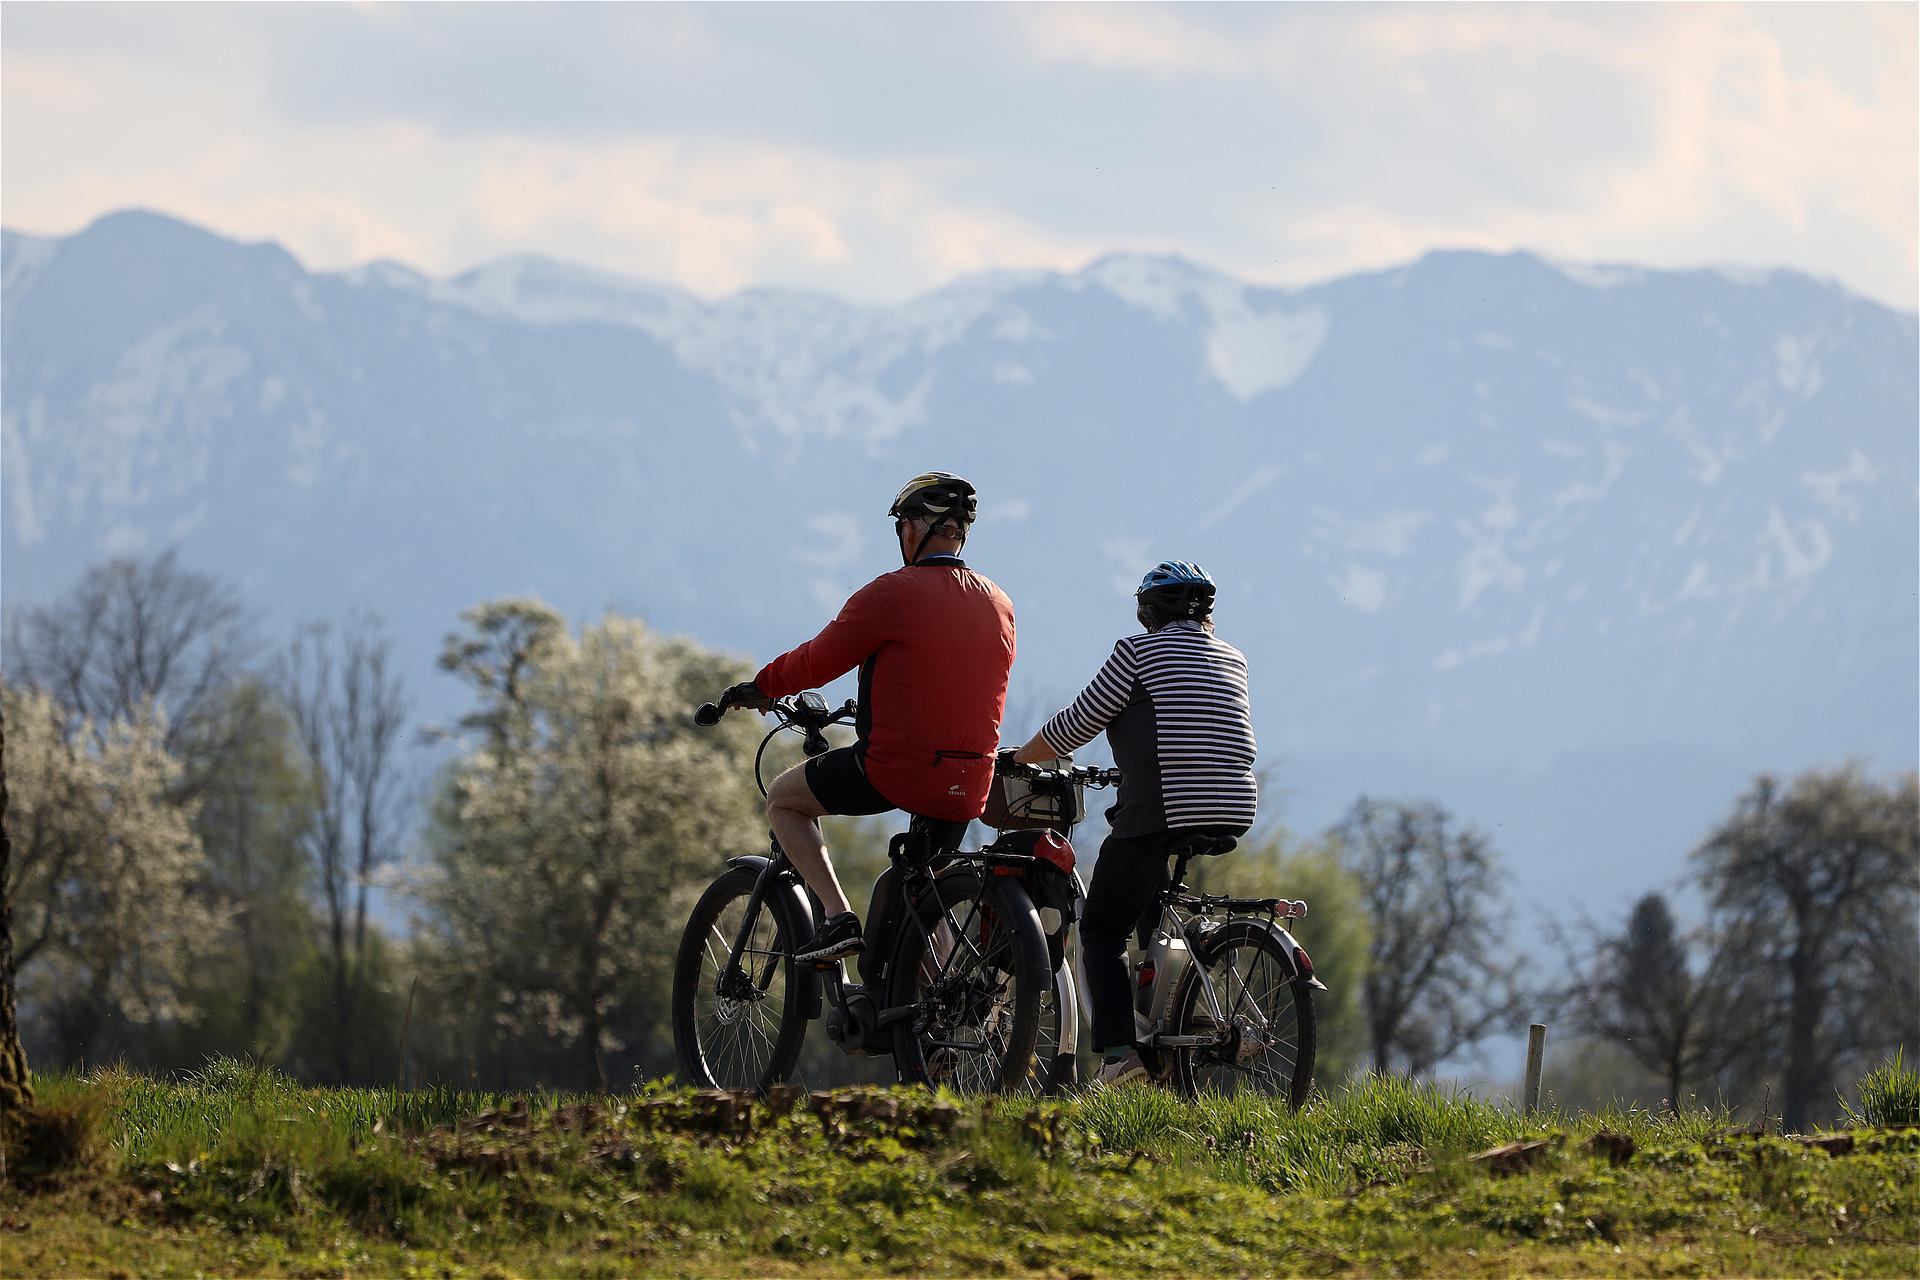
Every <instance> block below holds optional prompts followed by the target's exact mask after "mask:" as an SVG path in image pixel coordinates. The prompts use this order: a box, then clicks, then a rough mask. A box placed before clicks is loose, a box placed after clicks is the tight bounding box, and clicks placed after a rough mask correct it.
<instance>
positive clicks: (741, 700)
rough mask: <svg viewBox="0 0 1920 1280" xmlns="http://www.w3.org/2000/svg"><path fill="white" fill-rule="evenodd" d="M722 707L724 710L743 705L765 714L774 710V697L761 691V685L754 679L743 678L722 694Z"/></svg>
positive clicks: (750, 709)
mask: <svg viewBox="0 0 1920 1280" xmlns="http://www.w3.org/2000/svg"><path fill="white" fill-rule="evenodd" d="M720 707H721V709H722V710H723V711H731V710H733V709H734V708H735V707H743V708H745V709H747V710H749V711H758V712H759V713H760V714H761V715H765V714H767V712H769V711H771V710H773V699H772V698H769V697H768V696H767V695H766V694H764V693H762V692H760V686H759V685H757V684H755V683H754V682H753V681H751V680H743V681H741V682H740V683H739V684H736V685H734V686H732V687H731V688H729V689H728V690H727V691H726V692H725V693H723V694H721V695H720Z"/></svg>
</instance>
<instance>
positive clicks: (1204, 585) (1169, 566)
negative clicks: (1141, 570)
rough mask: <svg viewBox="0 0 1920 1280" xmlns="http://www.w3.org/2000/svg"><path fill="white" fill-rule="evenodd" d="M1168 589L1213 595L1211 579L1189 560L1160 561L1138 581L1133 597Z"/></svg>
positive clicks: (1204, 571) (1203, 570)
mask: <svg viewBox="0 0 1920 1280" xmlns="http://www.w3.org/2000/svg"><path fill="white" fill-rule="evenodd" d="M1168 587H1177V588H1181V589H1183V590H1195V589H1199V590H1204V591H1205V592H1206V593H1207V594H1208V595H1212V594H1213V590H1214V586H1213V578H1212V576H1211V575H1209V574H1208V573H1207V571H1206V570H1205V569H1202V568H1201V567H1200V566H1199V565H1197V564H1195V563H1194V562H1193V561H1191V560H1162V561H1161V562H1160V563H1159V564H1157V565H1155V566H1153V568H1151V569H1149V570H1147V576H1146V577H1144V578H1142V579H1140V585H1139V587H1138V588H1137V589H1135V591H1134V593H1133V594H1134V595H1136V596H1143V595H1146V594H1147V592H1149V591H1160V590H1164V589H1166V588H1168Z"/></svg>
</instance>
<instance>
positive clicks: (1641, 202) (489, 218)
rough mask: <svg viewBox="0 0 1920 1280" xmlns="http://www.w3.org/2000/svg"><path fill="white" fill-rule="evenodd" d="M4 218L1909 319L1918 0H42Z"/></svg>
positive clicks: (320, 256) (418, 252) (846, 281)
mask: <svg viewBox="0 0 1920 1280" xmlns="http://www.w3.org/2000/svg"><path fill="white" fill-rule="evenodd" d="M4 23H5V37H6V38H5V46H4V53H3V54H0V59H3V70H4V75H3V76H0V79H3V81H4V83H3V84H0V94H3V95H4V103H3V104H0V105H3V106H4V111H3V113H0V114H3V115H4V121H3V123H0V128H3V129H4V150H5V154H6V158H7V174H6V192H5V210H4V213H5V217H6V220H7V222H8V224H9V225H10V226H16V227H22V228H25V229H30V230H39V231H66V230H72V229H75V228H77V227H78V226H80V225H83V224H84V223H85V222H87V221H88V220H90V219H91V218H93V217H95V216H97V215H98V214H100V213H101V212H104V211H106V210H107V209H109V208H112V207H117V206H121V205H127V204H142V205H148V206H153V207H158V208H162V209H166V210H168V211H171V212H175V213H180V214H183V215H186V216H189V217H192V218H194V219H196V220H198V221H203V222H205V223H207V224H208V225H210V226H212V227H214V228H215V229H217V230H221V231H226V232H229V233H232V234H240V235H246V236H251V237H265V236H272V237H274V238H277V239H280V240H282V241H283V242H284V243H286V244H287V245H288V247H290V248H292V249H293V250H294V251H295V252H296V253H298V254H300V255H301V256H302V257H303V258H304V259H306V260H307V261H309V262H310V263H311V264H314V265H319V266H340V265H347V264H348V263H349V262H350V261H351V260H353V259H354V258H355V257H356V256H361V255H364V256H382V255H384V256H394V257H401V258H404V259H406V260H409V261H412V262H414V263H416V264H418V265H421V266H423V267H425V268H427V269H430V270H433V271H436V272H445V271H451V270H456V269H460V268H464V267H466V266H469V265H472V264H473V263H474V262H476V261H478V260H481V259H484V258H487V257H492V256H496V255H499V254H503V253H507V252H514V251H521V250H535V251H541V252H547V253H554V254H559V255H562V256H569V257H574V258H580V259H586V260H589V261H593V262H596V263H600V264H602V265H605V266H608V267H614V268H618V269H623V270H627V271H633V272H639V273H643V274H648V275H653V276H658V277H663V278H665V279H668V280H671V281H673V282H676V283H680V284H682V285H686V286H688V287H691V288H694V289H696V290H699V291H701V292H708V293H711V292H715V291H726V290H731V289H736V288H739V287H742V286H743V285H746V284H781V285H791V286H800V287H812V288H822V289H827V290H831V291H834V292H839V293H843V294H847V295H850V296H854V297H859V298H868V299H872V298H899V297H903V296H906V295H908V294H911V293H914V292H918V291H920V290H924V289H926V288H929V287H931V286H934V285H937V284H939V283H942V282H943V281H945V280H946V279H948V278H950V277H952V276H953V275H955V274H958V273H961V272H967V271H973V270H978V269H982V268H993V267H1073V266H1078V265H1081V264H1082V263H1084V262H1086V261H1088V260H1089V259H1091V258H1093V257H1095V256H1097V255H1099V254H1100V253H1103V252H1106V251H1109V250H1114V249H1145V250H1159V251H1173V252H1179V253H1184V254H1186V255H1188V256H1191V257H1195V258H1198V259H1200V260H1203V261H1207V262H1209V263H1211V264H1213V265H1216V266H1219V267H1221V268H1223V269H1226V270H1229V271H1232V272H1233V273H1234V274H1236V275H1239V276H1241V277H1244V278H1247V279H1252V280H1258V281H1265V282H1272V283H1280V284H1299V283H1306V282H1309V281H1317V280H1321V279H1325V278H1327V277H1329V276H1332V275H1336V274H1339V273H1341V272H1345V271H1352V270H1359V269H1367V268H1377V267H1384V266H1388V265H1392V264H1397V263H1399V262H1403V261H1405V260H1407V259H1409V258H1412V257H1415V256H1417V255H1419V254H1420V253H1422V252H1425V251H1426V250H1429V249H1432V248H1435V247H1476V248H1485V249H1491V250H1506V249H1513V248H1529V249H1533V250H1537V251H1541V252H1544V253H1547V254H1550V255H1554V256H1557V257H1561V258H1572V259H1611V260H1630V261H1642V262H1646V263H1648V264H1650V265H1661V266H1672V265H1683V264H1684V265H1693V264H1698V263H1702V262H1709V261H1712V262H1720V261H1734V262H1746V263H1752V264H1758V265H1786V266H1794V267H1798V268H1801V269H1804V270H1810V271H1813V272H1815V273H1817V274H1823V275H1832V276H1836V277H1838V278H1840V279H1842V280H1844V281H1846V282H1847V283H1849V284H1850V285H1852V286H1853V287H1855V288H1857V289H1861V290H1863V291H1866V292H1868V293H1870V294H1872V295H1873V296H1876V297H1879V298H1882V299H1886V300H1889V301H1892V302H1895V303H1896V304H1898V305H1902V306H1907V307H1912V306H1914V305H1915V303H1916V296H1915V293H1916V285H1915V279H1916V272H1917V271H1920V259H1917V254H1920V249H1917V247H1916V246H1917V244H1920V240H1917V239H1916V234H1915V225H1914V210H1915V208H1916V205H1920V178H1917V177H1916V171H1917V170H1920V162H1916V155H1917V154H1920V138H1917V137H1916V128H1915V120H1916V117H1917V116H1920V90H1916V70H1915V55H1914V47H1915V43H1916V20H1915V10H1914V9H1913V8H1912V6H1897V5H1896V6H1824V7H1820V8H1818V9H1811V8H1804V7H1798V6H1763V7H1757V8H1743V7H1737V6H1525V7H1522V6H1498V7H1480V6H1470V5H1445V6H1438V5H1433V6H1421V5H1415V6H1320V5H1300V6H1179V7H1162V6H1146V5H1129V6H1082V5H1071V6H1069V5H1029V6H897V7H887V6H871V7H844V6H670V5H653V6H570V7H567V8H564V9H561V10H553V9H545V8H536V7H532V6H513V5H495V6H371V7H349V6H225V7H222V8H221V9H219V10H217V11H214V10H205V9H201V8H197V7H194V6H131V7H121V6H109V5H96V6H18V5H12V6H8V7H7V8H6V10H5V15H4Z"/></svg>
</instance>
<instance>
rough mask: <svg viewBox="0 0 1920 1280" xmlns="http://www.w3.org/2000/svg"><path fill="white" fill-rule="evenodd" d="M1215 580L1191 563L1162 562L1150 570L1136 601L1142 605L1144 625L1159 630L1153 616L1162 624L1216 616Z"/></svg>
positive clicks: (1140, 607) (1181, 561)
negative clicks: (1156, 615) (1214, 610)
mask: <svg viewBox="0 0 1920 1280" xmlns="http://www.w3.org/2000/svg"><path fill="white" fill-rule="evenodd" d="M1213 593H1214V585H1213V578H1212V576H1211V575H1209V574H1208V573H1207V571H1206V570H1205V569H1202V568H1201V567H1200V566H1199V565H1197V564H1195V563H1193V561H1191V560H1162V561H1161V562H1160V563H1159V564H1157V565H1155V566H1153V568H1151V569H1149V570H1147V576H1146V577H1144V578H1142V579H1140V586H1139V587H1138V588H1137V589H1136V590H1135V591H1134V593H1133V597H1134V599H1135V601H1137V602H1138V606H1139V610H1138V611H1139V613H1140V621H1141V623H1142V624H1143V625H1145V626H1147V627H1153V626H1157V625H1158V623H1156V622H1153V621H1151V620H1150V613H1149V611H1151V614H1159V615H1161V619H1162V621H1164V620H1167V619H1173V618H1195V619H1200V620H1205V619H1206V618H1207V617H1208V615H1210V614H1211V613H1212V612H1213Z"/></svg>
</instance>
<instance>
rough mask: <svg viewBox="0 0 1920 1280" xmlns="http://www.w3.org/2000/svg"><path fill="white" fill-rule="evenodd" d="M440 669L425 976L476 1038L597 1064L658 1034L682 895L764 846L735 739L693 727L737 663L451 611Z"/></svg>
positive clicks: (525, 620)
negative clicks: (442, 756)
mask: <svg viewBox="0 0 1920 1280" xmlns="http://www.w3.org/2000/svg"><path fill="white" fill-rule="evenodd" d="M464 620H465V622H466V624H467V630H466V632H465V633H463V634H460V635H456V636H453V637H450V638H449V640H448V642H447V646H446V649H445V650H444V651H443V655H442V660H441V665H442V666H443V667H444V668H446V669H447V670H449V671H452V672H454V673H456V674H458V675H460V676H461V677H462V678H463V679H465V680H466V681H467V682H468V683H469V684H470V685H472V686H473V688H474V690H475V692H476V693H477V694H478V695H479V706H478V708H477V709H476V710H475V711H474V713H473V714H472V715H470V716H469V717H468V718H467V720H466V721H465V726H466V728H467V729H468V731H469V734H470V739H469V742H468V750H467V751H466V753H465V754H464V755H463V756H462V757H461V759H460V760H459V761H458V763H457V764H456V765H455V766H454V767H453V769H452V770H451V772H450V774H449V776H448V780H447V784H446V790H445V792H444V794H443V796H442V798H441V804H440V812H439V818H438V822H437V824H436V835H435V838H434V840H433V842H432V843H433V845H434V849H433V858H434V863H435V874H434V875H433V876H432V877H431V878H430V879H429V881H428V882H427V884H426V885H425V887H424V889H423V895H424V898H425V901H426V904H427V906H428V908H429V912H430V914H431V917H432V921H433V923H434V925H435V926H436V932H437V935H438V938H439V942H440V946H439V947H438V948H437V950H438V955H439V965H438V967H439V968H441V969H442V970H443V971H444V970H446V969H447V968H448V966H451V968H452V970H453V971H454V972H456V973H458V974H460V975H462V976H463V977H464V980H465V982H466V984H467V985H468V988H469V991H470V993H471V996H470V998H472V999H473V1000H475V1001H477V1002H481V1003H483V1004H484V1006H485V1007H486V1008H487V1009H488V1010H489V1011H490V1016H491V1018H492V1020H493V1023H494V1030H495V1031H496V1032H497V1033H499V1034H502V1035H505V1036H510V1037H511V1036H529V1035H530V1036H534V1037H541V1038H545V1039H547V1040H549V1041H554V1042H562V1043H565V1044H568V1045H570V1046H572V1048H571V1052H572V1054H573V1055H574V1061H575V1062H577V1063H578V1065H579V1069H580V1071H581V1073H582V1075H583V1077H584V1078H585V1079H586V1080H587V1081H589V1082H591V1083H593V1084H595V1085H597V1086H599V1087H601V1088H605V1087H606V1085H607V1082H608V1081H607V1065H606V1060H607V1055H608V1054H609V1053H612V1052H618V1051H621V1050H623V1049H626V1048H628V1047H630V1045H631V1042H632V1041H633V1039H634V1038H636V1037H638V1036H642V1035H644V1034H646V1033H648V1032H649V1031H650V1030H651V1028H653V1027H656V1026H658V1025H659V1024H660V1022H661V1021H662V1018H661V1014H662V1012H663V1010H664V1008H665V1005H666V1001H667V998H668V989H669V986H670V983H671V980H672V963H673V953H674V949H675V947H676V946H677V944H678V940H679V932H680V926H681V924H682V923H683V922H684V919H685V914H686V909H687V908H688V906H689V905H690V903H691V898H692V895H693V894H694V893H697V892H698V888H699V887H700V886H701V885H703V884H704V883H705V881H706V880H707V879H709V878H710V877H711V876H712V874H713V873H715V872H716V871H718V870H719V869H720V868H721V867H723V866H724V860H725V858H726V857H727V856H729V855H732V854H738V853H748V852H754V851H756V850H757V849H760V848H764V846H765V826H764V821H763V820H762V818H761V816H760V801H759V797H758V795H757V794H756V792H755V790H754V786H753V781H752V747H753V744H754V736H753V730H752V728H751V727H750V726H749V725H748V724H745V723H742V721H743V720H744V719H745V717H730V718H729V720H728V722H727V723H725V724H723V725H721V726H720V727H718V728H715V729H710V730H702V729H696V728H695V727H694V726H693V723H692V715H691V713H692V709H693V707H694V706H695V705H696V704H698V703H699V702H701V701H702V700H705V699H708V698H711V697H712V696H713V695H714V694H715V693H716V692H717V691H718V690H719V689H721V688H722V687H723V686H725V685H726V684H727V683H729V682H730V681H732V680H735V679H738V678H740V672H739V671H738V670H737V664H734V663H732V662H730V661H728V660H726V659H724V658H722V657H719V656H718V655H715V654H712V653H709V652H707V651H705V650H702V649H700V648H698V647H697V646H695V645H693V644H692V643H690V642H687V641H683V640H674V639H665V638H662V637H660V636H658V635H656V634H654V633H653V632H651V631H650V630H648V629H647V627H646V626H645V625H644V624H643V623H640V622H638V621H635V620H633V619H629V618H622V617H617V616H611V615H610V616H608V617H606V618H605V619H603V620H602V621H600V622H599V623H597V624H594V625H592V626H588V627H586V628H585V629H584V630H583V631H582V632H581V633H580V634H579V635H578V636H574V635H572V634H570V633H569V632H568V630H567V628H566V625H565V623H564V622H563V621H562V620H561V618H560V616H559V615H558V614H556V613H554V612H553V611H552V610H551V609H548V608H547V607H546V606H544V605H541V604H539V603H537V602H533V601H526V600H506V601H499V602H495V603H493V604H488V605H484V606H481V607H480V608H477V609H474V610H470V611H468V613H467V614H465V615H464Z"/></svg>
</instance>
